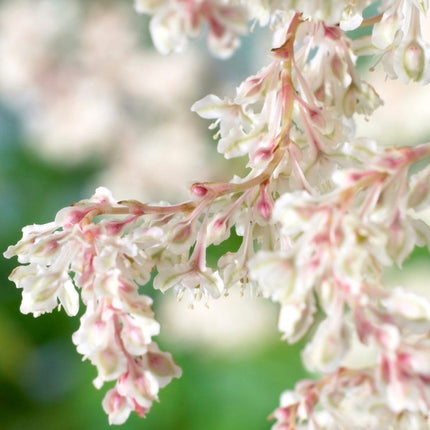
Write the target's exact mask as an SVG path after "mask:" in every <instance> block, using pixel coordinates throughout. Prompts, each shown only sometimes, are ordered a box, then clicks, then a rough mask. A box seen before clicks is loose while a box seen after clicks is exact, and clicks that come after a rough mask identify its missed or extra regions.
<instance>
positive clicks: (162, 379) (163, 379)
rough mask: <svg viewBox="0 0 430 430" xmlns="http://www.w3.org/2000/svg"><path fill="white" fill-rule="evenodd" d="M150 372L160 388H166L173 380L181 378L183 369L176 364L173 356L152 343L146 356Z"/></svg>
mask: <svg viewBox="0 0 430 430" xmlns="http://www.w3.org/2000/svg"><path fill="white" fill-rule="evenodd" d="M146 359H147V363H148V370H149V371H150V372H151V373H152V375H153V377H155V378H156V380H157V384H158V385H159V387H160V388H161V387H165V386H166V385H167V384H168V383H169V382H170V381H171V380H172V378H180V377H181V376H182V369H181V368H180V367H179V366H178V365H177V364H176V363H175V361H174V360H173V358H172V355H171V354H169V353H167V352H162V351H160V350H159V349H158V346H157V344H155V343H152V344H151V345H150V347H149V351H148V353H147V355H146Z"/></svg>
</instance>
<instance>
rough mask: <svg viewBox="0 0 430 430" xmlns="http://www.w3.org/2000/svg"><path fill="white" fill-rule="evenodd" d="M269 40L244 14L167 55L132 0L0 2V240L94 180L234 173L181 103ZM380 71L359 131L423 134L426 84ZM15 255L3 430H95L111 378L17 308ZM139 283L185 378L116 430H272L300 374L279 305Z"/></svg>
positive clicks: (235, 72) (123, 193)
mask: <svg viewBox="0 0 430 430" xmlns="http://www.w3.org/2000/svg"><path fill="white" fill-rule="evenodd" d="M269 45H270V42H269V39H268V37H267V35H266V34H265V32H264V31H260V30H259V29H258V28H256V29H255V31H254V33H253V34H252V37H249V38H246V39H244V41H243V46H242V48H241V49H240V51H239V52H238V53H237V55H236V56H235V57H234V58H233V59H231V60H228V61H224V62H221V61H218V60H215V59H213V58H211V57H210V56H209V55H208V54H207V52H206V50H205V48H204V41H201V40H200V41H197V42H195V43H193V44H192V45H191V46H190V47H189V49H188V50H187V51H186V52H184V53H181V54H175V55H171V56H169V57H163V56H161V55H159V54H158V53H156V52H155V51H154V49H153V48H152V45H151V41H150V37H149V34H148V20H147V19H146V18H145V17H142V16H138V15H137V14H135V13H134V11H133V9H132V0H122V1H120V0H115V1H109V0H86V1H84V0H81V1H79V0H2V1H0V219H1V226H2V228H1V229H0V249H1V251H2V252H3V251H4V250H5V249H6V248H7V246H8V245H10V244H12V243H15V242H16V241H17V240H19V238H20V236H21V228H22V227H23V226H24V225H27V224H33V223H38V224H40V223H45V222H49V221H51V220H52V219H53V218H54V216H55V213H56V212H57V211H58V210H59V209H60V208H62V207H64V206H67V205H69V204H71V203H72V202H74V201H77V200H79V199H81V198H85V197H88V196H89V195H91V194H92V192H93V191H94V189H95V188H96V187H97V186H99V185H104V186H107V187H108V188H110V189H111V190H112V191H113V193H114V196H116V197H117V198H118V199H125V198H136V199H140V200H145V201H160V200H168V201H171V202H175V201H180V200H182V199H185V198H186V197H187V188H188V187H189V185H190V184H191V183H192V182H193V181H196V180H215V179H223V178H226V179H227V178H229V177H230V175H231V174H232V172H233V171H234V172H235V173H237V172H240V171H241V169H242V168H243V166H242V165H241V164H240V162H236V161H229V162H226V161H223V160H221V157H220V156H219V155H218V154H217V153H216V143H215V142H214V141H213V140H212V138H211V134H210V132H208V131H207V125H208V124H207V122H206V121H204V120H201V119H199V118H197V117H196V116H195V115H194V114H193V113H191V112H190V110H189V107H190V106H191V104H192V103H193V102H194V101H195V100H197V99H199V98H201V97H203V96H204V95H206V94H208V93H215V94H219V95H220V96H223V95H229V94H233V91H234V88H235V86H237V85H238V84H239V83H240V81H241V80H242V79H244V78H245V77H247V76H249V75H250V74H252V73H254V72H256V71H257V70H258V69H259V68H260V67H261V66H262V65H264V64H266V63H267V62H268V61H269V60H268V55H267V53H268V52H269ZM364 64H365V65H366V64H367V63H364ZM381 76H382V75H380V74H378V73H377V72H375V73H373V74H372V76H371V79H373V80H375V81H377V82H378V84H377V85H378V87H377V88H378V90H379V91H380V92H381V95H382V96H383V98H384V99H386V100H387V102H386V105H385V106H384V107H383V108H381V109H380V110H379V111H378V113H377V114H376V115H377V120H376V121H375V120H372V121H366V120H363V121H360V123H359V126H358V132H359V133H362V134H363V133H364V134H367V135H369V134H370V135H372V136H375V137H377V138H378V139H380V140H382V141H383V142H386V143H390V144H392V143H393V140H394V142H395V143H398V144H413V143H415V142H418V141H424V140H426V139H428V138H429V134H430V133H429V130H430V127H429V121H428V118H429V115H430V108H429V104H428V103H426V102H425V100H428V99H429V98H428V97H429V96H430V93H429V91H428V90H423V89H421V88H415V87H414V88H413V89H412V90H411V89H406V90H405V87H404V86H403V85H402V84H393V83H392V82H386V81H384V78H383V76H382V77H381ZM425 91H427V92H425ZM406 117H407V118H408V120H407V121H405V118H406ZM233 240H234V239H233ZM233 245H234V244H233ZM225 246H228V244H227V245H225ZM223 252H225V248H222V246H221V247H217V248H215V249H214V250H213V253H212V255H210V256H209V258H210V259H212V260H215V258H216V257H217V255H218V256H219V255H221V254H222V253H223ZM15 265H16V261H9V260H4V259H1V263H0V429H2V430H3V429H4V430H21V429H27V430H36V429H37V430H39V429H46V430H51V429H52V430H58V429H61V430H69V429H70V430H75V429H80V430H90V429H91V430H93V429H107V428H108V427H109V426H108V423H107V418H106V416H105V414H104V412H103V410H102V407H101V400H102V398H103V396H104V393H105V391H106V390H107V388H108V387H104V388H102V389H101V390H100V391H98V390H96V389H95V388H94V387H93V386H92V382H91V381H92V379H94V378H95V376H96V371H95V368H93V366H92V365H91V364H90V363H89V362H82V361H81V356H80V355H79V354H78V353H77V352H76V351H75V347H74V345H73V344H72V341H71V334H72V333H73V332H74V331H75V330H77V328H78V325H79V321H78V318H73V319H71V318H68V317H67V316H66V315H65V314H64V313H59V312H57V311H54V312H53V313H52V314H49V315H42V316H40V317H39V318H37V319H35V318H33V317H32V316H31V315H21V314H20V313H19V305H20V291H18V290H17V289H16V288H15V287H14V285H13V284H12V283H10V282H9V281H8V280H7V276H8V274H9V273H10V271H11V270H12V269H13V267H14V266H15ZM408 265H409V266H410V267H412V268H413V273H414V278H413V282H415V283H417V284H419V285H422V283H423V279H424V280H425V279H426V278H427V279H430V275H429V273H428V269H426V267H427V266H428V254H427V253H426V251H417V252H416V253H414V257H413V258H412V259H411V260H410V262H409V263H408ZM426 265H427V266H426ZM426 270H427V272H426ZM406 273H408V272H406ZM387 276H388V278H390V276H391V279H393V278H395V279H396V281H398V274H396V275H392V274H391V275H387ZM402 276H403V275H402ZM405 276H406V275H405ZM410 279H411V278H410V276H409V278H407V280H406V281H405V282H410ZM150 294H151V295H152V297H153V298H154V300H155V311H156V314H157V316H158V319H159V320H160V321H161V324H162V334H161V335H160V336H159V337H158V341H159V343H160V346H161V348H162V349H163V350H167V351H170V352H172V354H173V355H174V357H175V360H176V361H177V363H178V364H179V365H180V366H181V367H182V369H183V377H182V378H181V379H179V380H174V381H173V382H172V383H171V384H170V385H169V386H168V387H166V388H164V389H163V390H161V392H160V400H161V402H160V404H158V403H156V404H154V406H153V408H152V410H151V412H150V413H149V414H148V417H147V418H145V419H144V420H141V419H139V418H137V417H136V416H134V415H132V416H131V418H130V419H129V421H128V422H127V423H126V424H125V425H124V426H122V428H124V429H137V428H139V429H140V428H145V429H148V430H176V429H187V430H197V429H198V430H201V429H205V430H238V429H239V430H240V429H247V430H254V429H255V430H257V429H258V430H262V429H269V428H270V425H271V424H270V422H268V421H267V416H268V415H269V414H270V413H271V411H272V410H273V409H274V408H275V407H276V405H277V404H278V400H279V395H280V393H281V392H282V391H283V390H284V389H287V388H292V387H293V386H294V384H295V382H296V381H298V380H299V379H302V378H303V377H304V376H305V372H304V370H303V368H302V366H301V363H300V355H299V351H300V345H296V346H289V345H287V344H285V343H283V342H281V341H280V336H279V334H278V332H277V329H276V318H277V308H276V306H274V305H271V304H270V303H267V302H266V301H263V300H262V299H258V298H249V297H245V298H242V297H240V296H239V295H237V296H235V295H233V296H232V297H230V298H228V299H220V300H219V301H217V302H216V303H213V304H211V305H210V308H209V309H206V307H205V306H204V305H202V306H197V307H196V308H195V309H192V310H191V309H189V308H187V307H186V305H185V304H182V303H176V301H175V300H174V298H173V297H171V296H169V295H166V296H161V295H160V294H157V293H155V292H152V293H150ZM107 385H108V384H107Z"/></svg>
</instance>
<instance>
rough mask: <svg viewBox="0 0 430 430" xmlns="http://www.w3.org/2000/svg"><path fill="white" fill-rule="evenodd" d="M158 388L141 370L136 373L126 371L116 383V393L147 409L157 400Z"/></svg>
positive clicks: (147, 374) (148, 375)
mask: <svg viewBox="0 0 430 430" xmlns="http://www.w3.org/2000/svg"><path fill="white" fill-rule="evenodd" d="M139 367H141V366H139ZM158 388H159V387H158V386H157V385H156V384H155V380H153V378H150V374H149V373H148V372H145V370H144V369H143V368H139V371H138V373H136V372H135V371H133V372H130V371H127V372H126V373H124V374H123V375H121V376H120V378H119V379H118V382H117V389H118V393H120V394H121V395H123V396H125V397H127V398H129V399H130V400H131V401H133V402H136V403H137V404H138V405H140V406H141V407H144V408H148V409H149V408H150V407H151V405H152V402H153V401H154V400H156V399H157V393H158Z"/></svg>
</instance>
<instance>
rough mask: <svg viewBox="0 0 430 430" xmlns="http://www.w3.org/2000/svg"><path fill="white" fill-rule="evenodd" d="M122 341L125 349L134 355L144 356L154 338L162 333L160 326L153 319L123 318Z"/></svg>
mask: <svg viewBox="0 0 430 430" xmlns="http://www.w3.org/2000/svg"><path fill="white" fill-rule="evenodd" d="M122 324H123V326H122V330H121V339H122V341H123V343H124V347H125V349H126V350H127V351H128V352H129V353H130V354H132V355H136V356H137V355H142V354H145V353H146V352H147V350H148V345H149V344H150V343H151V338H152V336H155V335H157V334H158V333H159V331H160V325H159V324H158V322H157V321H155V320H154V319H152V318H144V317H138V318H132V317H127V316H126V317H123V318H122Z"/></svg>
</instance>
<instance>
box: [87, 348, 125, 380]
mask: <svg viewBox="0 0 430 430" xmlns="http://www.w3.org/2000/svg"><path fill="white" fill-rule="evenodd" d="M89 358H90V360H91V362H92V363H93V364H94V365H95V366H96V367H97V371H98V372H99V375H98V377H97V378H96V380H95V381H94V385H95V386H96V387H97V388H99V387H100V383H103V382H104V381H113V380H114V379H117V378H118V377H119V376H120V375H121V374H123V373H124V372H125V371H126V370H127V359H126V358H125V357H124V354H123V353H122V352H121V351H119V350H116V349H114V348H110V347H107V348H106V349H104V350H102V351H100V352H96V353H95V354H93V355H92V356H90V357H89Z"/></svg>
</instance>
